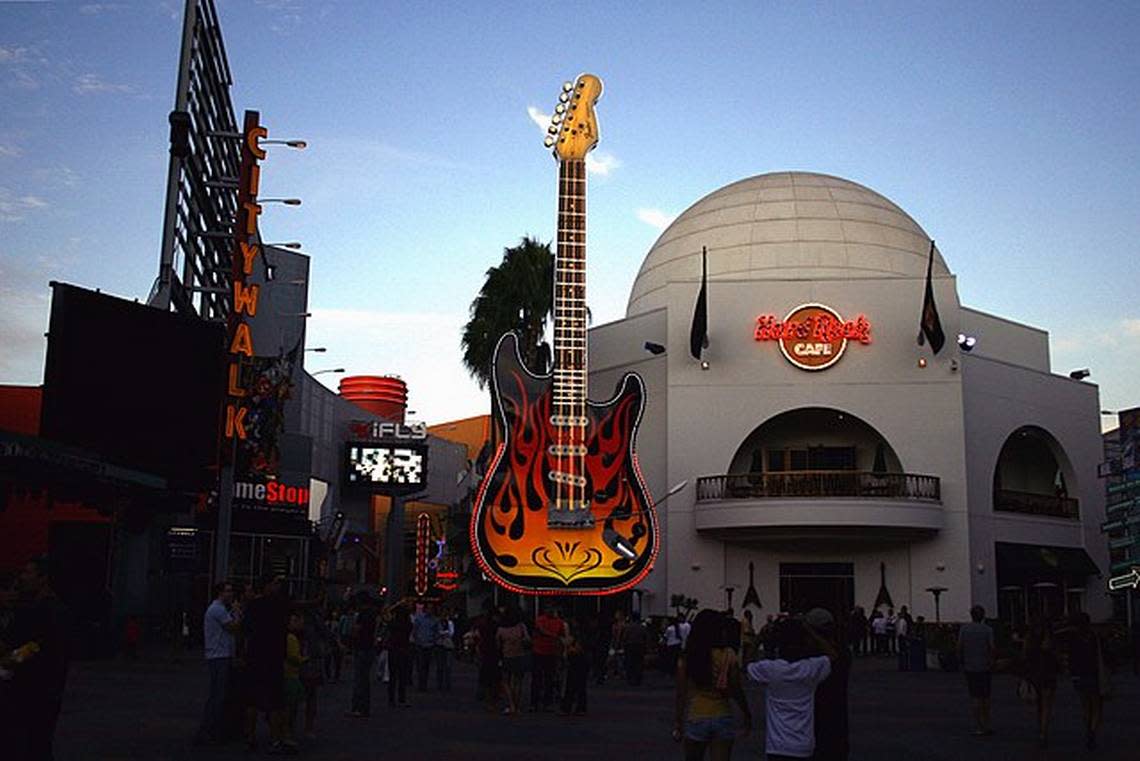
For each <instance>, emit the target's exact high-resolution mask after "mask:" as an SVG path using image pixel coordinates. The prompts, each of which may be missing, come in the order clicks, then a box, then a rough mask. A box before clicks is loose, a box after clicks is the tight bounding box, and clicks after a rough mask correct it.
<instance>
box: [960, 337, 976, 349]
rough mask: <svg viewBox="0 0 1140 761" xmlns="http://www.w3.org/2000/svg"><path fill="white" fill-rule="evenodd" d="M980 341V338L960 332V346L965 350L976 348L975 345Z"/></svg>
mask: <svg viewBox="0 0 1140 761" xmlns="http://www.w3.org/2000/svg"><path fill="white" fill-rule="evenodd" d="M977 343H978V339H977V338H976V337H974V336H968V335H966V334H965V333H959V334H958V348H959V349H961V350H962V351H965V352H971V351H973V350H974V346H975V345H976V344H977Z"/></svg>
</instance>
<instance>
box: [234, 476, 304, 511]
mask: <svg viewBox="0 0 1140 761" xmlns="http://www.w3.org/2000/svg"><path fill="white" fill-rule="evenodd" d="M234 503H235V505H238V506H240V507H242V508H244V509H246V510H257V511H262V512H271V513H289V514H294V513H298V512H300V513H301V514H302V515H304V516H306V517H307V516H308V510H309V488H308V487H307V486H288V485H286V484H282V483H278V482H277V481H269V482H268V483H264V484H254V483H249V482H248V481H236V482H234Z"/></svg>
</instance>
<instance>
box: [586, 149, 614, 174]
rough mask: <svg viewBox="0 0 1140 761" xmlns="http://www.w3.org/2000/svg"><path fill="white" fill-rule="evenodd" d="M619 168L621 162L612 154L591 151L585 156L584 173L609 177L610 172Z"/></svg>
mask: <svg viewBox="0 0 1140 761" xmlns="http://www.w3.org/2000/svg"><path fill="white" fill-rule="evenodd" d="M619 166H621V161H619V160H618V157H617V156H615V155H613V154H612V153H606V152H604V151H591V152H590V153H587V154H586V171H587V172H589V173H590V174H596V175H598V176H599V177H609V175H610V172H612V171H613V170H615V169H617V168H618V167H619Z"/></svg>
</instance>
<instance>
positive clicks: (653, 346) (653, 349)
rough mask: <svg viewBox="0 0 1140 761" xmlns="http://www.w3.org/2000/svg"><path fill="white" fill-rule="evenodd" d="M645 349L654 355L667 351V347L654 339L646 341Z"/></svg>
mask: <svg viewBox="0 0 1140 761" xmlns="http://www.w3.org/2000/svg"><path fill="white" fill-rule="evenodd" d="M645 350H646V351H647V352H649V353H650V354H653V355H654V356H656V355H658V354H664V353H665V347H664V346H662V345H661V344H659V343H654V342H653V341H646V342H645Z"/></svg>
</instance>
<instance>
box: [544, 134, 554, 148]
mask: <svg viewBox="0 0 1140 761" xmlns="http://www.w3.org/2000/svg"><path fill="white" fill-rule="evenodd" d="M542 144H543V145H545V146H546V147H547V148H551V147H553V146H554V138H553V137H551V136H550V135H547V136H546V139H545V140H543V141H542Z"/></svg>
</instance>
